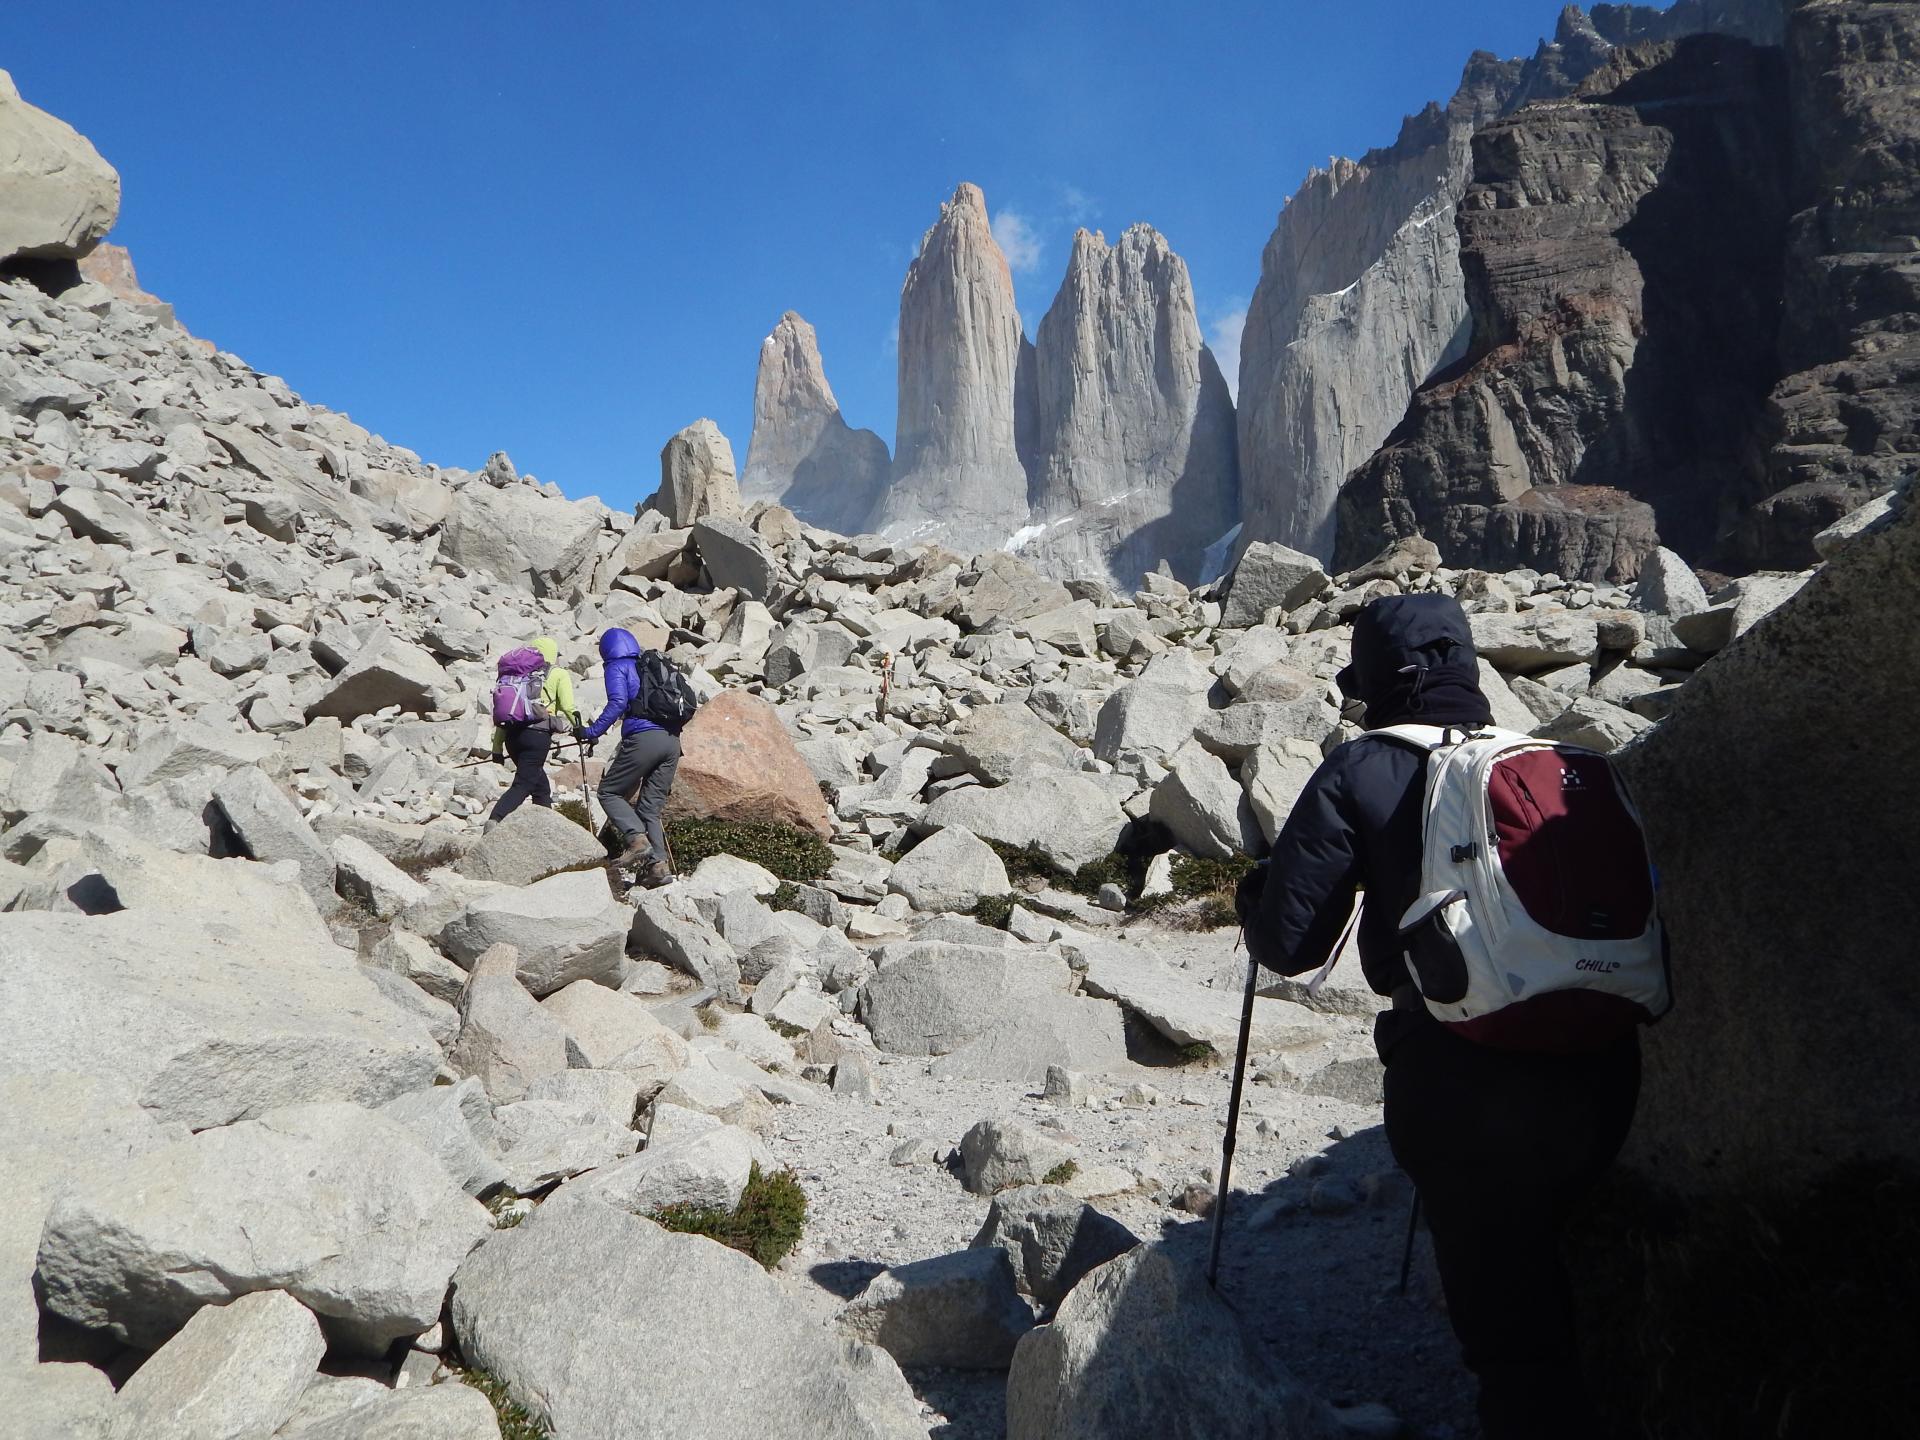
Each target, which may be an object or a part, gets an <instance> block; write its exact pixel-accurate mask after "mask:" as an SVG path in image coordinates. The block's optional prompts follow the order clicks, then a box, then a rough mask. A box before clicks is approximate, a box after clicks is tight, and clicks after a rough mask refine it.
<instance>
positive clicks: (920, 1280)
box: [836, 1249, 1033, 1370]
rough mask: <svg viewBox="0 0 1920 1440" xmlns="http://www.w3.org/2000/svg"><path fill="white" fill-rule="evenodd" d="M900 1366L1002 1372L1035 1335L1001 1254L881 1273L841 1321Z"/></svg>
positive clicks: (958, 1256)
mask: <svg viewBox="0 0 1920 1440" xmlns="http://www.w3.org/2000/svg"><path fill="white" fill-rule="evenodd" d="M836 1318H837V1320H838V1321H839V1324H840V1328H841V1329H843V1330H845V1331H846V1332H847V1333H848V1334H851V1335H857V1336H859V1337H860V1338H861V1339H862V1340H866V1341H868V1342H870V1343H872V1344H874V1345H878V1346H879V1347H880V1348H881V1349H882V1350H885V1351H886V1352H887V1353H888V1354H889V1355H891V1356H893V1358H894V1359H895V1360H897V1361H898V1362H899V1363H900V1364H902V1365H943V1366H946V1367H948V1368H950V1369H954V1370H1004V1369H1006V1367H1007V1366H1009V1365H1011V1364H1012V1363H1013V1347H1014V1346H1015V1345H1017V1344H1019V1343H1020V1337H1021V1336H1022V1335H1024V1334H1026V1333H1027V1331H1029V1330H1031V1329H1032V1328H1033V1311H1032V1310H1030V1309H1029V1308H1028V1307H1027V1303H1026V1302H1025V1301H1024V1300H1022V1299H1021V1298H1020V1296H1019V1295H1018V1293H1016V1291H1015V1290H1014V1284H1013V1266H1012V1265H1011V1264H1010V1263H1009V1262H1008V1259H1007V1256H1006V1254H1005V1253H1004V1252H1003V1251H1000V1250H998V1249H987V1250H960V1251H956V1252H955V1253H954V1254H951V1255H936V1256H934V1257H933V1258H932V1259H930V1260H916V1261H914V1262H913V1263H912V1264H910V1265H895V1266H893V1267H892V1268H891V1269H888V1270H882V1271H881V1272H880V1273H879V1274H878V1275H876V1276H874V1277H873V1279H871V1280H869V1281H868V1282H867V1288H866V1289H864V1290H862V1291H861V1292H860V1293H859V1294H858V1295H856V1296H855V1297H854V1298H853V1299H852V1300H850V1301H848V1302H847V1304H846V1305H844V1306H843V1307H841V1310H840V1313H839V1315H838V1316H837V1317H836Z"/></svg>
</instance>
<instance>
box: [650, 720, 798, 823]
mask: <svg viewBox="0 0 1920 1440" xmlns="http://www.w3.org/2000/svg"><path fill="white" fill-rule="evenodd" d="M667 815H668V817H669V818H676V817H680V818H686V819H691V820H743V821H762V822H763V821H772V822H774V823H776V824H781V825H793V826H796V827H798V828H799V829H802V830H811V831H812V832H813V833H814V834H816V835H818V836H820V837H822V838H823V839H824V838H827V837H829V836H831V835H832V834H833V819H832V816H831V815H830V814H829V813H828V811H827V802H826V800H825V799H824V798H822V796H821V794H820V782H819V781H817V780H815V779H814V778H813V772H812V771H811V770H809V769H808V768H807V762H806V761H805V760H803V759H801V758H800V753H799V752H798V751H797V750H795V749H794V748H793V739H792V737H791V736H789V735H788V734H787V729H786V726H785V725H783V724H781V722H780V715H779V712H778V711H776V710H775V709H774V708H773V707H772V706H771V705H769V704H768V703H767V702H766V701H764V700H761V699H759V698H757V697H756V696H752V695H748V694H747V693H745V692H744V691H741V690H728V691H726V692H725V693H723V694H721V695H717V696H715V697H714V698H713V699H712V700H709V701H708V702H707V703H706V704H705V705H702V706H701V707H700V710H699V712H698V713H697V714H696V715H695V716H694V717H693V719H692V720H691V721H690V722H689V723H688V725H687V728H686V729H685V730H683V731H681V732H680V768H679V769H678V771H676V772H675V774H674V778H673V798H672V799H671V800H670V801H669V802H668V804H667Z"/></svg>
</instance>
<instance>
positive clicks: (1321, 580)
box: [1220, 540, 1327, 628]
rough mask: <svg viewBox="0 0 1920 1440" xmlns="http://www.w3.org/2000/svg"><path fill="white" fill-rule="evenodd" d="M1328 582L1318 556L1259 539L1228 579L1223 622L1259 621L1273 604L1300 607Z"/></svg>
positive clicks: (1232, 624) (1237, 625) (1282, 608)
mask: <svg viewBox="0 0 1920 1440" xmlns="http://www.w3.org/2000/svg"><path fill="white" fill-rule="evenodd" d="M1326 584H1327V572H1326V570H1325V569H1324V568H1323V567H1322V566H1321V564H1320V562H1319V560H1317V559H1316V558H1314V556H1312V555H1306V554H1303V553H1301V552H1300V551H1298V550H1294V549H1292V548H1290V547H1288V546H1286V545H1281V544H1278V543H1275V542H1272V541H1262V540H1256V541H1254V542H1253V543H1252V544H1251V545H1249V546H1247V548H1246V550H1245V552H1244V553H1243V554H1242V555H1241V556H1240V562H1239V563H1238V564H1237V565H1235V566H1234V567H1233V574H1232V576H1231V577H1230V578H1229V579H1228V581H1227V593H1226V601H1225V603H1224V605H1223V606H1222V609H1221V616H1220V623H1221V624H1222V625H1227V626H1232V627H1236V628H1238V627H1240V626H1246V625H1258V624H1259V623H1260V619H1261V617H1262V616H1263V615H1265V614H1266V613H1267V611H1269V610H1272V609H1274V608H1276V607H1277V608H1279V609H1281V610H1298V609H1299V608H1300V607H1301V606H1302V605H1305V604H1306V603H1307V602H1308V601H1309V600H1311V599H1313V598H1314V597H1315V596H1317V595H1318V594H1319V593H1320V592H1321V590H1322V589H1323V588H1325V586H1326Z"/></svg>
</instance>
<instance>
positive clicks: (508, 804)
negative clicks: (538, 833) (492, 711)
mask: <svg viewBox="0 0 1920 1440" xmlns="http://www.w3.org/2000/svg"><path fill="white" fill-rule="evenodd" d="M552 747H553V731H551V730H549V729H548V728H547V725H546V722H545V721H540V722H538V723H536V724H532V725H510V726H508V727H507V733H506V750H507V754H509V755H511V756H512V757H513V784H511V785H509V786H508V787H507V793H506V794H504V795H502V796H501V797H500V802H499V803H498V804H497V805H495V806H494V807H493V816H492V818H493V819H495V820H504V819H506V818H507V816H509V815H511V814H512V813H513V812H514V811H516V810H518V809H519V808H520V802H521V801H523V800H531V801H533V803H534V804H536V805H545V806H547V807H548V808H549V809H551V808H552V806H553V786H552V785H550V784H548V783H547V751H548V750H549V749H551V748H552Z"/></svg>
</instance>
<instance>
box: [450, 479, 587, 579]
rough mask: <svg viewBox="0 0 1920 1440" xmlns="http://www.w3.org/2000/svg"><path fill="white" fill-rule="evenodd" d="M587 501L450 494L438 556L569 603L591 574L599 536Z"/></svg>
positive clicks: (476, 491)
mask: <svg viewBox="0 0 1920 1440" xmlns="http://www.w3.org/2000/svg"><path fill="white" fill-rule="evenodd" d="M601 514H602V512H601V509H600V506H599V505H598V504H596V503H593V502H588V501H581V502H570V501H566V500H559V499H552V498H549V497H548V496H546V495H543V494H542V493H541V492H540V491H538V490H536V489H533V488H531V487H529V486H524V485H515V486H512V487H510V488H507V489H500V490H497V489H495V488H494V487H492V486H491V485H468V486H465V487H463V488H462V489H460V490H458V491H456V492H455V494H454V497H453V503H452V505H451V506H449V507H448V510H447V516H446V520H445V522H444V523H443V524H442V526H441V529H440V554H441V557H442V558H443V559H446V560H451V561H453V562H454V563H455V564H457V565H459V566H461V567H462V568H463V569H467V570H475V571H479V572H480V573H482V574H484V575H490V576H492V577H493V578H495V579H496V580H502V581H505V582H506V583H507V584H509V585H512V586H514V587H516V588H518V589H521V590H525V591H529V592H531V593H532V594H534V595H543V596H544V595H551V596H554V597H556V598H558V599H562V600H567V599H571V598H573V597H574V596H576V595H577V594H579V593H580V592H581V591H582V590H584V589H585V587H586V584H587V581H588V580H589V579H590V578H591V577H592V574H593V562H594V560H595V559H596V558H597V549H596V547H597V545H598V543H599V539H600V531H601V524H602V522H601Z"/></svg>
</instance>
